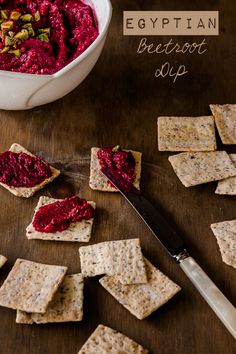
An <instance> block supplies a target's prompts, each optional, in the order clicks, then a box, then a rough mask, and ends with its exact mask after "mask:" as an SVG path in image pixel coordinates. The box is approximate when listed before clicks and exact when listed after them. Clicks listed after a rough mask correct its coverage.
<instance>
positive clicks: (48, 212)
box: [26, 196, 96, 242]
mask: <svg viewBox="0 0 236 354" xmlns="http://www.w3.org/2000/svg"><path fill="white" fill-rule="evenodd" d="M77 199H78V202H79V203H80V202H81V203H83V205H82V206H83V209H81V208H80V205H79V204H77ZM72 202H73V203H72ZM69 203H70V204H69ZM44 206H48V207H47V208H45V210H44V211H43V210H42V207H44ZM76 207H77V208H78V209H76ZM66 208H67V209H66ZM86 208H87V209H86ZM95 208H96V204H95V203H94V202H92V201H90V202H87V201H85V199H81V198H79V197H77V196H74V197H71V198H67V199H64V200H63V199H54V198H49V197H46V196H41V197H40V198H39V201H38V204H37V206H36V208H35V213H34V217H33V220H32V222H31V223H30V225H29V226H28V227H27V228H26V236H27V238H28V239H29V240H32V239H38V240H47V241H69V242H89V240H90V238H91V233H92V226H93V221H94V216H93V215H94V210H95ZM81 210H82V211H83V215H82V216H80V211H81ZM39 212H41V215H38V213H39ZM72 212H73V213H74V214H73V218H74V220H71V213H72ZM68 215H70V218H69V219H68ZM44 217H45V218H46V220H45V221H44ZM78 217H82V218H81V219H79V218H78ZM76 219H78V220H76ZM35 222H36V224H35ZM41 223H43V228H42V227H39V228H38V229H37V224H41Z"/></svg>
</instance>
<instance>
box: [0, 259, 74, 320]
mask: <svg viewBox="0 0 236 354" xmlns="http://www.w3.org/2000/svg"><path fill="white" fill-rule="evenodd" d="M66 271H67V267H62V266H56V265H48V264H42V263H36V262H32V261H28V260H25V259H20V258H18V259H17V260H16V262H15V264H14V266H13V267H12V269H11V271H10V273H9V274H8V276H7V278H6V280H5V281H4V283H3V285H2V286H1V288H0V306H3V307H8V308H11V309H14V310H21V311H26V312H36V313H45V312H46V310H47V307H48V305H49V303H50V301H51V300H52V299H53V296H54V294H55V293H56V291H57V290H58V288H59V285H60V284H61V282H62V280H63V278H64V276H65V274H66Z"/></svg>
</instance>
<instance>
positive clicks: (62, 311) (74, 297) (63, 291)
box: [16, 274, 84, 324]
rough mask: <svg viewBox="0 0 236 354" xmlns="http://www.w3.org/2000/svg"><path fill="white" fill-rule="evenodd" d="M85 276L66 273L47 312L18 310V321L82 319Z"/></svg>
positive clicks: (28, 322)
mask: <svg viewBox="0 0 236 354" xmlns="http://www.w3.org/2000/svg"><path fill="white" fill-rule="evenodd" d="M83 288H84V282H83V276H82V274H73V275H66V276H65V278H64V279H63V281H62V283H61V285H60V287H59V289H58V290H57V292H56V294H55V295H54V297H53V299H52V301H51V302H50V304H49V305H48V308H47V311H46V312H45V313H42V314H40V313H27V312H23V311H19V310H17V315H16V323H24V324H33V323H37V324H41V323H42V324H43V323H56V322H75V321H82V318H83V300H84V295H83Z"/></svg>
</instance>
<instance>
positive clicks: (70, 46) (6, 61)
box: [0, 0, 98, 75]
mask: <svg viewBox="0 0 236 354" xmlns="http://www.w3.org/2000/svg"><path fill="white" fill-rule="evenodd" d="M95 16H96V15H95V13H94V12H93V10H92V8H91V6H90V5H88V4H85V3H84V2H82V1H81V0H23V1H22V0H1V1H0V28H1V32H0V70H9V71H17V72H22V73H29V74H49V75H50V74H54V73H55V72H57V71H59V70H60V69H62V68H63V67H65V66H66V65H67V64H69V63H70V62H71V61H72V60H74V59H76V58H77V57H78V56H79V55H80V54H81V53H83V52H84V51H85V50H86V49H87V48H88V47H89V46H90V45H91V44H92V43H93V42H94V41H95V39H96V38H97V37H98V27H97V20H96V18H95Z"/></svg>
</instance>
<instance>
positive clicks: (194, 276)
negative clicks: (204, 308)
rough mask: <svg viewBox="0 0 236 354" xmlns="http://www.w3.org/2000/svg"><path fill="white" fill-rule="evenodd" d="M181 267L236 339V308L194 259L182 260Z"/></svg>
mask: <svg viewBox="0 0 236 354" xmlns="http://www.w3.org/2000/svg"><path fill="white" fill-rule="evenodd" d="M179 265H180V267H181V269H182V270H183V271H184V273H185V274H186V275H187V277H188V278H189V279H190V280H191V282H192V283H193V285H194V286H195V287H196V289H197V290H198V291H199V293H200V294H201V295H202V297H203V298H204V299H205V300H206V302H207V303H208V305H209V306H210V307H211V308H212V310H213V311H214V312H215V314H216V315H217V316H218V317H219V319H220V320H221V321H222V322H223V324H224V325H225V327H226V328H227V329H228V331H229V332H230V333H231V334H232V336H233V337H234V339H236V308H235V307H234V306H233V305H232V304H231V303H230V302H229V300H228V299H227V298H226V297H225V296H224V295H223V294H222V292H221V291H220V290H219V289H218V288H217V286H216V285H215V284H214V283H213V281H212V280H211V279H210V278H209V277H208V276H207V275H206V273H205V272H204V271H203V270H202V268H201V267H200V266H199V265H198V264H197V262H196V261H195V260H194V259H193V258H192V257H187V258H185V259H182V260H180V261H179Z"/></svg>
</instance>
